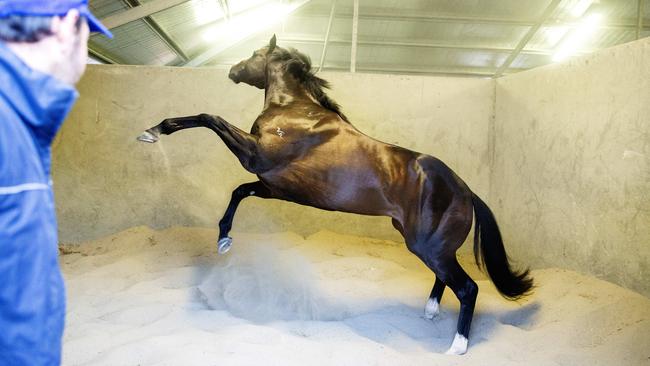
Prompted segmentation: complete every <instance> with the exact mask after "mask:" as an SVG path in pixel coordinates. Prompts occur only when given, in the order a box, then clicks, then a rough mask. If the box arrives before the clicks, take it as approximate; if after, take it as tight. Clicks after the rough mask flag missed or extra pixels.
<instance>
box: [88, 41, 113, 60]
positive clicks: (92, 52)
mask: <svg viewBox="0 0 650 366" xmlns="http://www.w3.org/2000/svg"><path fill="white" fill-rule="evenodd" d="M88 55H89V56H92V57H93V58H96V59H97V60H99V61H101V62H103V63H105V64H120V63H121V62H117V61H116V60H115V59H114V58H112V57H111V56H108V55H105V54H103V53H101V52H100V51H98V50H95V49H94V48H92V47H90V45H88Z"/></svg>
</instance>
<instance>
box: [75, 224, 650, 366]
mask: <svg viewBox="0 0 650 366" xmlns="http://www.w3.org/2000/svg"><path fill="white" fill-rule="evenodd" d="M232 236H233V237H234V239H235V240H234V244H233V248H232V249H231V251H230V252H229V253H228V254H227V255H224V256H220V255H218V254H217V253H216V237H217V231H216V230H213V229H203V228H170V229H167V230H163V231H154V230H151V229H149V228H146V227H137V228H132V229H129V230H127V231H124V232H121V233H118V234H115V235H112V236H109V237H106V238H103V239H100V240H96V241H92V242H88V243H84V244H83V245H81V246H69V245H68V246H64V248H63V249H64V252H65V253H66V254H65V255H64V256H62V266H63V270H64V275H65V278H66V283H67V289H68V314H67V320H66V322H67V323H66V333H65V338H64V350H63V353H64V355H63V364H64V365H110V366H121V365H125V366H126V365H134V366H135V365H142V366H144V365H183V366H184V365H188V366H193V365H409V366H412V365H521V364H526V365H650V300H649V299H648V298H646V297H644V296H641V295H639V294H637V293H634V292H632V291H629V290H626V289H623V288H621V287H619V286H616V285H613V284H611V283H608V282H605V281H601V280H597V279H595V278H592V277H587V276H584V275H581V274H578V273H576V272H572V271H567V270H562V269H556V268H552V269H544V270H536V271H534V272H533V275H534V277H535V280H536V282H537V284H538V288H537V289H536V292H535V294H534V295H533V296H531V297H529V298H528V299H526V300H525V301H520V302H519V303H516V302H508V301H506V300H504V299H503V298H501V297H500V296H499V295H498V294H497V293H496V290H495V288H494V286H493V285H492V284H491V283H490V282H489V281H487V280H486V279H485V276H483V275H481V274H480V273H479V272H478V271H477V270H476V267H475V266H474V265H473V264H472V262H471V261H470V260H469V259H468V260H466V261H463V262H464V263H465V264H464V267H465V268H466V269H467V270H468V272H469V273H470V275H472V277H474V278H475V279H477V282H478V284H479V287H480V293H479V298H478V303H477V310H476V313H475V316H474V322H473V324H472V332H471V334H470V343H469V351H468V353H467V354H466V355H464V356H447V355H444V354H442V353H444V351H445V350H446V349H447V348H448V347H449V345H450V343H451V340H452V338H453V336H454V333H455V324H456V319H457V315H458V301H457V300H456V298H455V296H454V295H453V293H452V292H451V291H449V290H446V291H445V295H444V297H443V301H442V309H441V314H440V315H439V316H438V317H437V318H435V319H434V320H426V319H424V316H423V307H424V304H425V302H426V298H427V296H428V294H429V292H430V290H431V287H432V285H433V280H434V276H433V274H432V273H431V272H430V271H429V270H428V269H426V267H424V266H423V265H422V264H421V263H420V262H419V261H418V260H417V258H415V257H414V256H413V255H411V254H410V253H409V252H408V251H407V250H406V248H405V246H404V245H403V244H400V243H394V242H389V241H381V240H373V239H368V238H359V237H352V236H344V235H339V234H333V233H329V232H319V233H317V234H314V235H312V236H310V237H308V238H303V237H301V236H298V235H296V234H292V233H283V234H274V235H259V234H244V233H234V234H233V235H232Z"/></svg>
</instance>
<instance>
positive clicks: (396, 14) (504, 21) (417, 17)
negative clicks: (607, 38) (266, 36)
mask: <svg viewBox="0 0 650 366" xmlns="http://www.w3.org/2000/svg"><path fill="white" fill-rule="evenodd" d="M325 16H327V15H326V14H324V13H323V12H319V11H316V10H312V11H309V12H301V13H299V14H296V17H315V18H322V17H325ZM353 16H354V14H353V12H352V10H351V9H350V8H349V7H348V8H345V9H341V10H340V11H339V12H338V13H337V18H344V19H349V18H352V17H353ZM359 18H360V19H365V20H384V21H429V22H440V23H463V24H495V25H510V26H521V27H532V26H534V25H535V24H537V22H538V20H533V19H511V18H498V17H477V16H461V15H449V14H437V13H428V12H404V11H402V10H399V11H398V10H396V11H386V10H376V9H369V10H368V11H366V10H365V9H364V11H363V14H361V15H359ZM644 24H646V25H644V27H643V29H644V30H650V22H644ZM579 25H580V23H579V22H575V21H566V20H564V19H547V20H546V21H545V22H544V24H543V26H546V27H550V26H563V27H564V26H566V27H572V28H573V27H577V26H579ZM599 27H600V28H611V29H636V27H637V22H636V21H635V22H634V23H631V22H630V21H629V20H627V21H625V20H621V19H613V20H611V21H609V22H606V23H603V24H600V25H599Z"/></svg>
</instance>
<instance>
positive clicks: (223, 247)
mask: <svg viewBox="0 0 650 366" xmlns="http://www.w3.org/2000/svg"><path fill="white" fill-rule="evenodd" d="M217 246H218V247H217V251H218V252H219V254H226V253H228V251H229V250H230V247H231V246H232V238H231V237H229V236H226V237H225V238H221V239H219V242H217Z"/></svg>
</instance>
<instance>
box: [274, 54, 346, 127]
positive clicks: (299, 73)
mask: <svg viewBox="0 0 650 366" xmlns="http://www.w3.org/2000/svg"><path fill="white" fill-rule="evenodd" d="M272 55H273V56H272V60H273V61H283V62H284V66H285V68H286V70H287V71H288V72H290V73H291V74H292V75H293V76H294V77H296V78H297V79H298V80H300V82H301V83H302V85H303V86H304V87H305V89H306V90H307V92H308V93H310V94H311V95H312V96H313V97H314V98H315V99H316V100H317V101H318V103H320V105H321V106H323V107H324V108H326V109H329V110H330V111H332V112H334V113H336V114H338V115H339V116H340V117H341V118H342V119H343V120H344V121H345V122H348V123H350V121H348V118H347V117H346V116H345V114H343V112H341V107H340V106H339V104H338V103H336V102H335V101H334V100H333V99H332V98H330V97H329V96H328V95H327V93H325V90H324V89H329V88H330V84H329V82H327V80H324V79H321V78H319V77H318V76H316V75H314V70H313V69H312V67H311V59H310V58H309V56H307V55H305V54H303V53H300V52H299V51H298V50H296V49H295V48H289V49H284V48H279V47H278V48H276V49H275V50H274V51H273V54H272Z"/></svg>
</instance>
